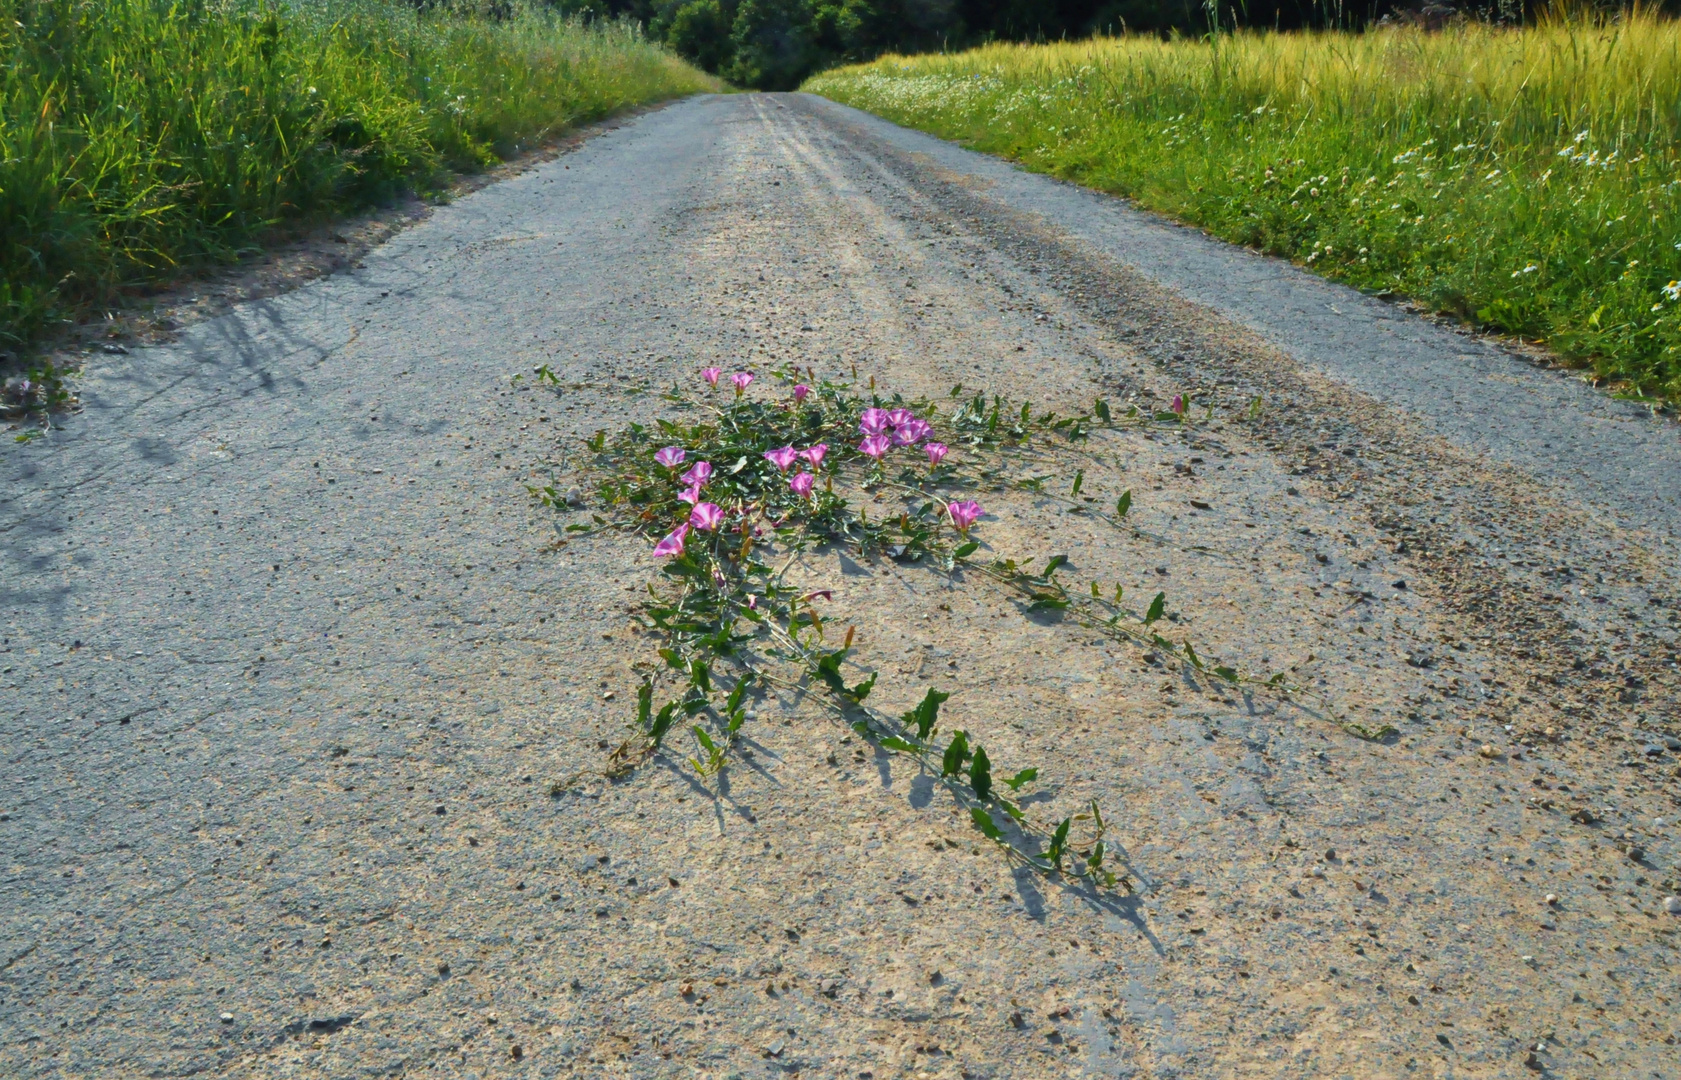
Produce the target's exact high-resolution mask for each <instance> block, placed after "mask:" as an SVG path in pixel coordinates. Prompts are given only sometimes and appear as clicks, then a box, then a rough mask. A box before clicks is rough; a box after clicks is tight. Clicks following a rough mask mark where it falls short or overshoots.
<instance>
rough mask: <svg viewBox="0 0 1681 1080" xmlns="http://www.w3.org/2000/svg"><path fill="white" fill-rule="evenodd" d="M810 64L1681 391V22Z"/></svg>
mask: <svg viewBox="0 0 1681 1080" xmlns="http://www.w3.org/2000/svg"><path fill="white" fill-rule="evenodd" d="M806 88H807V89H808V90H811V91H814V92H816V93H819V94H823V95H825V96H828V97H830V98H833V99H835V100H838V101H842V102H845V103H847V104H850V105H854V106H857V107H859V108H862V109H867V110H869V111H871V112H874V113H877V114H879V115H881V116H884V117H886V118H888V119H891V120H894V121H896V122H898V123H901V124H906V125H908V126H912V127H917V128H921V129H924V130H926V131H929V132H932V133H934V134H937V135H940V136H943V137H946V138H952V139H957V140H961V141H964V142H966V143H969V144H971V145H973V146H975V147H976V148H978V149H982V150H986V151H990V152H993V153H998V154H1002V155H1005V156H1008V157H1011V158H1014V159H1017V160H1019V161H1021V162H1022V163H1024V164H1025V165H1027V166H1028V167H1030V168H1034V169H1040V170H1044V171H1046V172H1051V173H1055V174H1057V175H1060V176H1064V177H1067V178H1070V179H1074V180H1077V181H1079V182H1081V183H1084V184H1088V185H1090V186H1093V187H1096V188H1100V189H1103V190H1107V191H1113V192H1117V193H1120V194H1124V195H1128V196H1131V197H1132V198H1134V199H1136V200H1137V201H1138V202H1139V203H1140V204H1142V205H1144V206H1147V207H1150V208H1152V209H1155V210H1159V211H1162V212H1164V213H1166V214H1169V215H1171V216H1174V217H1176V218H1179V219H1181V220H1184V221H1189V222H1194V223H1196V224H1198V225H1201V226H1203V227H1205V228H1207V229H1208V230H1209V231H1211V232H1213V233H1215V234H1216V235H1219V236H1222V237H1224V238H1226V239H1228V240H1232V241H1235V242H1237V243H1241V244H1247V245H1251V246H1253V247H1256V248H1259V249H1261V250H1263V251H1267V252H1271V253H1274V254H1278V255H1283V256H1286V257H1289V258H1292V259H1295V260H1297V261H1298V262H1300V263H1302V264H1304V265H1306V266H1309V267H1311V268H1312V269H1313V270H1315V271H1317V272H1319V273H1321V274H1324V275H1325V276H1327V277H1330V278H1334V279H1336V280H1339V281H1344V282H1347V283H1349V284H1351V285H1354V286H1357V287H1359V288H1362V289H1365V290H1368V291H1372V292H1377V293H1386V294H1399V295H1404V296H1408V297H1413V298H1416V299H1417V300H1419V301H1422V302H1423V303H1425V304H1428V305H1430V306H1432V307H1434V308H1436V309H1438V310H1441V311H1445V312H1450V313H1453V314H1455V315H1458V316H1460V317H1463V318H1465V319H1468V320H1471V321H1473V322H1476V323H1479V324H1481V325H1484V326H1487V327H1490V328H1493V329H1495V330H1498V331H1500V332H1503V333H1507V334H1513V335H1519V336H1522V337H1525V338H1530V339H1535V340H1541V341H1545V342H1547V343H1548V344H1549V345H1550V346H1551V348H1552V349H1553V350H1554V351H1555V352H1556V353H1557V354H1558V355H1559V356H1561V357H1562V358H1564V359H1566V360H1568V361H1571V362H1573V363H1578V364H1582V365H1588V366H1591V367H1592V368H1593V370H1594V371H1595V372H1596V373H1597V374H1598V375H1599V376H1601V377H1603V378H1605V379H1607V380H1610V381H1612V382H1615V383H1618V384H1620V385H1621V386H1622V387H1623V388H1624V389H1625V390H1627V391H1629V392H1631V393H1643V394H1646V395H1653V396H1660V397H1666V398H1670V399H1681V284H1675V283H1674V282H1675V279H1677V278H1681V251H1678V250H1677V248H1678V246H1681V167H1678V160H1677V137H1678V135H1681V26H1678V25H1677V24H1676V23H1675V22H1672V21H1668V20H1662V19H1658V18H1652V17H1646V16H1642V15H1638V14H1635V15H1629V16H1625V17H1623V18H1622V19H1620V20H1618V21H1602V20H1601V21H1593V20H1587V21H1584V20H1574V21H1571V20H1559V21H1554V22H1551V23H1548V24H1545V25H1542V26H1538V27H1530V28H1526V29H1502V28H1497V27H1491V26H1486V25H1480V24H1468V25H1464V26H1460V27H1456V28H1451V29H1449V30H1447V31H1445V32H1443V33H1438V34H1430V33H1425V32H1423V31H1419V30H1409V29H1384V30H1378V31H1374V32H1371V33H1366V34H1359V35H1354V34H1342V33H1311V34H1310V33H1304V34H1273V33H1242V34H1238V35H1235V36H1222V37H1220V38H1218V39H1217V40H1215V41H1213V42H1207V41H1200V42H1191V41H1173V42H1162V41H1157V40H1154V39H1148V38H1123V39H1099V40H1093V41H1089V42H1083V43H1077V44H1060V45H1046V46H1014V45H1000V46H993V47H987V48H982V49H977V50H974V51H972V52H965V53H959V54H955V55H935V56H920V57H912V58H906V57H900V56H890V57H885V58H883V59H882V60H880V61H878V62H876V63H874V64H868V65H862V66H855V67H848V68H840V69H836V70H834V71H830V72H827V73H825V74H823V75H820V76H818V77H817V78H815V79H812V80H811V81H810V82H809V83H807V85H806Z"/></svg>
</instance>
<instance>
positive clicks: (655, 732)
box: [648, 701, 680, 746]
mask: <svg viewBox="0 0 1681 1080" xmlns="http://www.w3.org/2000/svg"><path fill="white" fill-rule="evenodd" d="M679 704H680V703H679V702H676V701H668V702H666V703H665V708H663V709H661V710H660V714H659V715H658V716H656V717H654V722H653V723H652V724H650V725H649V726H648V738H650V739H652V740H653V743H654V745H655V746H658V745H659V744H660V743H661V741H663V740H664V739H665V733H666V732H668V731H670V730H671V723H672V721H674V720H676V719H677V708H678V705H679Z"/></svg>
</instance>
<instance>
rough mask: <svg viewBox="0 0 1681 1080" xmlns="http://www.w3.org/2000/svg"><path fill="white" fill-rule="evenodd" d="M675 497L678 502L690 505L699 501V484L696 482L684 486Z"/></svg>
mask: <svg viewBox="0 0 1681 1080" xmlns="http://www.w3.org/2000/svg"><path fill="white" fill-rule="evenodd" d="M677 498H678V500H679V501H680V502H686V503H688V504H689V505H690V506H693V505H695V504H696V503H698V502H700V485H699V484H696V485H695V486H694V487H691V488H684V489H683V490H682V491H681V492H679V493H678V495H677Z"/></svg>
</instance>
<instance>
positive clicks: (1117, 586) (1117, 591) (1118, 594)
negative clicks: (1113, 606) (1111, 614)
mask: <svg viewBox="0 0 1681 1080" xmlns="http://www.w3.org/2000/svg"><path fill="white" fill-rule="evenodd" d="M1122 595H1123V591H1122V589H1121V584H1120V582H1116V583H1115V603H1117V604H1118V603H1120V602H1121V596H1122ZM1116 617H1117V618H1119V616H1116Z"/></svg>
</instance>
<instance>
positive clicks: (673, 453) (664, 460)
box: [654, 446, 689, 469]
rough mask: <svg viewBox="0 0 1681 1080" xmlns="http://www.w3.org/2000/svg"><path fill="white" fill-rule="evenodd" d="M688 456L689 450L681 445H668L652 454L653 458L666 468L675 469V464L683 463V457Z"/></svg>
mask: <svg viewBox="0 0 1681 1080" xmlns="http://www.w3.org/2000/svg"><path fill="white" fill-rule="evenodd" d="M688 456H689V452H688V451H687V450H684V449H683V448H682V447H681V446H668V447H666V448H665V449H664V450H661V451H659V452H657V453H656V454H654V460H655V461H657V462H659V463H660V464H661V465H664V466H665V467H666V468H668V469H675V468H676V467H677V466H679V465H681V464H683V459H684V458H686V457H688Z"/></svg>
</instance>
